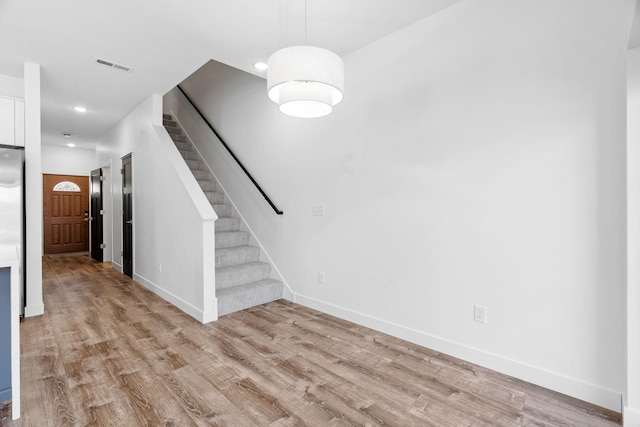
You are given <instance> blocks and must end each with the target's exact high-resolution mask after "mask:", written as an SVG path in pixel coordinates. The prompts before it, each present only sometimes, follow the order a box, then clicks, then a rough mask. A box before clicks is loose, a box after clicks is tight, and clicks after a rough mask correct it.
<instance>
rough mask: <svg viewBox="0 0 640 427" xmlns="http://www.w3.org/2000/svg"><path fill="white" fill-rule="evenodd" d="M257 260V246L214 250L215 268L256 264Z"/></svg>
mask: <svg viewBox="0 0 640 427" xmlns="http://www.w3.org/2000/svg"><path fill="white" fill-rule="evenodd" d="M259 259H260V248H258V247H257V246H248V245H244V246H235V247H232V248H219V249H216V268H221V267H229V266H231V265H238V264H245V263H248V262H257V261H258V260H259Z"/></svg>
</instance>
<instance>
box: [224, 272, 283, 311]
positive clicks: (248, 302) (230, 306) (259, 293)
mask: <svg viewBox="0 0 640 427" xmlns="http://www.w3.org/2000/svg"><path fill="white" fill-rule="evenodd" d="M282 289H283V285H282V282H279V281H277V280H272V279H265V280H260V281H257V282H252V283H247V284H244V285H240V286H234V287H232V288H227V289H220V290H218V291H216V297H217V298H218V316H224V315H225V314H229V313H233V312H236V311H240V310H244V309H247V308H250V307H255V306H257V305H262V304H266V303H268V302H271V301H275V300H279V299H281V298H282Z"/></svg>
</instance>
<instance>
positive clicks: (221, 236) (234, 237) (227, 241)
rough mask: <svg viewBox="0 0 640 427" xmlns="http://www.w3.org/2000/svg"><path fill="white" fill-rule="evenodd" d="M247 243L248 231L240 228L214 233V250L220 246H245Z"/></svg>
mask: <svg viewBox="0 0 640 427" xmlns="http://www.w3.org/2000/svg"><path fill="white" fill-rule="evenodd" d="M248 243H249V233H248V232H246V231H242V230H236V231H221V232H219V233H216V242H215V247H216V250H218V249H220V248H234V247H236V246H245V245H247V244H248Z"/></svg>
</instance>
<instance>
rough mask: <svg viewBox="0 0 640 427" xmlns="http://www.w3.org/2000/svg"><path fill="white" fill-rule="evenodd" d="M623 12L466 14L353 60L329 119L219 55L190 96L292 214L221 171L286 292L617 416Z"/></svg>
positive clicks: (582, 2) (599, 7) (567, 4)
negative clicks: (480, 314)
mask: <svg viewBox="0 0 640 427" xmlns="http://www.w3.org/2000/svg"><path fill="white" fill-rule="evenodd" d="M625 12H626V10H625V2H624V1H623V0H615V1H611V0H566V1H563V2H553V1H546V2H540V1H534V0H523V1H518V2H513V1H511V0H487V1H484V2H471V1H468V2H461V3H458V4H457V5H455V6H453V7H451V8H449V9H447V10H445V11H444V12H441V13H439V14H437V15H435V16H433V17H431V18H427V19H425V20H422V21H420V22H418V23H416V24H415V25H412V26H410V27H408V28H405V29H403V30H401V31H399V32H397V33H395V34H393V35H391V36H388V37H386V38H384V39H381V40H379V41H377V42H375V43H373V44H371V45H368V46H366V47H364V48H362V49H360V50H357V51H355V52H353V53H351V54H349V55H347V56H346V57H345V58H344V60H345V67H346V95H345V100H344V102H343V103H342V104H340V105H338V106H337V107H336V108H335V111H334V113H333V114H332V115H331V116H329V117H327V118H322V119H316V120H305V119H294V118H290V117H286V116H283V115H281V114H279V113H278V112H277V108H276V106H275V105H274V104H271V103H270V101H268V99H267V97H266V93H265V92H266V90H265V82H264V81H263V80H260V79H258V78H255V77H252V76H250V75H245V74H241V75H239V74H238V73H237V72H235V73H233V72H230V71H229V69H227V70H225V69H224V67H222V68H221V67H218V66H216V65H215V64H213V65H212V66H211V67H212V70H210V71H211V72H207V67H205V68H203V69H202V70H201V71H200V72H199V73H198V74H197V75H196V76H193V78H192V79H190V80H189V81H188V82H185V83H184V85H183V86H184V87H185V88H186V89H187V91H188V92H189V93H190V94H191V95H192V96H195V97H196V98H197V102H198V103H199V104H200V106H201V107H203V108H205V109H206V111H207V112H208V115H209V117H210V119H211V121H212V122H213V123H214V126H216V127H217V129H218V131H219V132H220V133H221V134H222V135H223V137H224V138H225V139H226V140H227V142H228V143H229V144H231V145H232V147H233V149H234V150H235V151H236V153H237V154H238V156H239V157H240V158H241V159H242V161H243V162H244V163H245V165H246V166H247V167H248V169H249V170H250V171H251V173H252V174H253V175H254V176H255V177H256V179H257V180H258V182H259V183H260V184H261V185H262V186H263V187H264V188H265V190H266V191H267V193H268V194H270V195H271V196H272V198H273V199H274V201H275V203H276V204H278V205H279V207H280V208H281V209H283V210H284V215H283V216H282V217H278V216H276V215H275V214H274V213H273V212H272V211H271V210H270V208H269V207H268V206H267V205H266V203H265V202H264V201H263V200H262V199H261V197H260V196H259V195H258V194H257V192H256V191H255V190H254V189H253V188H252V186H251V184H250V183H248V181H247V180H246V179H245V178H243V177H242V175H241V174H240V173H238V172H237V171H236V170H235V169H233V168H232V167H231V168H229V169H224V168H223V169H224V170H221V169H220V168H218V169H214V172H215V173H216V174H217V175H218V178H220V180H221V183H222V185H223V186H224V187H225V189H226V190H227V191H228V192H229V193H230V196H231V198H232V199H233V200H234V202H235V203H236V205H237V206H238V207H239V208H240V211H241V213H242V214H243V215H244V216H245V218H246V219H247V222H248V223H249V226H250V227H251V228H252V229H253V230H254V231H255V232H256V234H257V237H258V239H259V240H260V241H261V242H262V243H263V245H264V246H265V248H266V250H267V252H268V253H269V255H270V256H271V258H272V259H273V260H274V261H275V264H276V265H277V267H278V268H279V269H280V271H281V272H282V274H283V275H284V277H285V279H286V280H287V282H288V283H289V285H290V286H291V287H292V288H293V289H294V291H296V293H297V296H296V301H298V302H300V303H302V304H305V305H309V306H312V307H316V308H319V309H321V310H324V311H327V312H330V313H333V314H336V315H339V316H341V317H344V318H347V319H351V320H354V321H356V322H360V323H363V324H366V325H369V326H372V327H374V328H377V329H379V330H382V331H386V332H389V333H392V334H394V335H396V336H400V337H403V338H406V339H409V340H412V341H414V342H417V343H420V344H424V345H426V346H429V347H432V348H435V349H437V350H440V351H444V352H447V353H449V354H452V355H455V356H459V357H462V358H464V359H467V360H470V361H473V362H477V363H480V364H482V365H485V366H488V367H491V368H494V369H497V370H499V371H502V372H505V373H508V374H512V375H514V376H517V377H520V378H523V379H525V380H528V381H532V382H534V383H537V384H540V385H543V386H546V387H550V388H552V389H555V390H558V391H561V392H563V393H566V394H569V395H573V396H576V397H579V398H582V399H585V400H588V401H591V402H594V403H597V404H600V405H602V406H605V407H608V408H611V409H614V410H618V411H619V410H620V396H621V393H622V390H623V387H624V360H625V355H624V348H625V344H624V342H625V334H624V330H625V320H624V319H625V314H624V313H625V304H624V301H625V196H626V190H625V72H626V71H625V50H626V49H625V47H626V15H625ZM220 75H231V76H235V77H232V78H231V80H224V83H223V85H222V86H221V85H220V84H219V85H216V78H217V76H220ZM234 79H235V80H234ZM208 160H209V162H210V163H215V162H218V163H220V159H219V158H218V159H212V158H209V159H208ZM312 204H324V205H325V211H326V214H325V216H324V217H312V216H311V205H312ZM320 271H322V272H324V273H325V275H326V276H325V277H326V283H325V284H324V285H319V284H318V283H316V277H317V273H318V272H320ZM474 304H481V305H484V306H486V307H487V313H488V321H487V323H486V324H480V323H477V322H474V321H473V316H472V315H473V305H474Z"/></svg>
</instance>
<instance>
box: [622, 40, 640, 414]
mask: <svg viewBox="0 0 640 427" xmlns="http://www.w3.org/2000/svg"><path fill="white" fill-rule="evenodd" d="M627 70H628V72H627V77H628V78H627V117H628V121H627V169H628V170H627V176H628V184H627V194H628V199H627V200H628V205H627V218H628V243H627V245H628V253H627V261H628V267H627V283H628V284H627V387H626V391H627V393H626V396H625V401H626V402H625V411H624V420H625V425H633V426H640V262H638V260H640V48H637V49H633V50H630V51H629V52H628V63H627Z"/></svg>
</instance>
